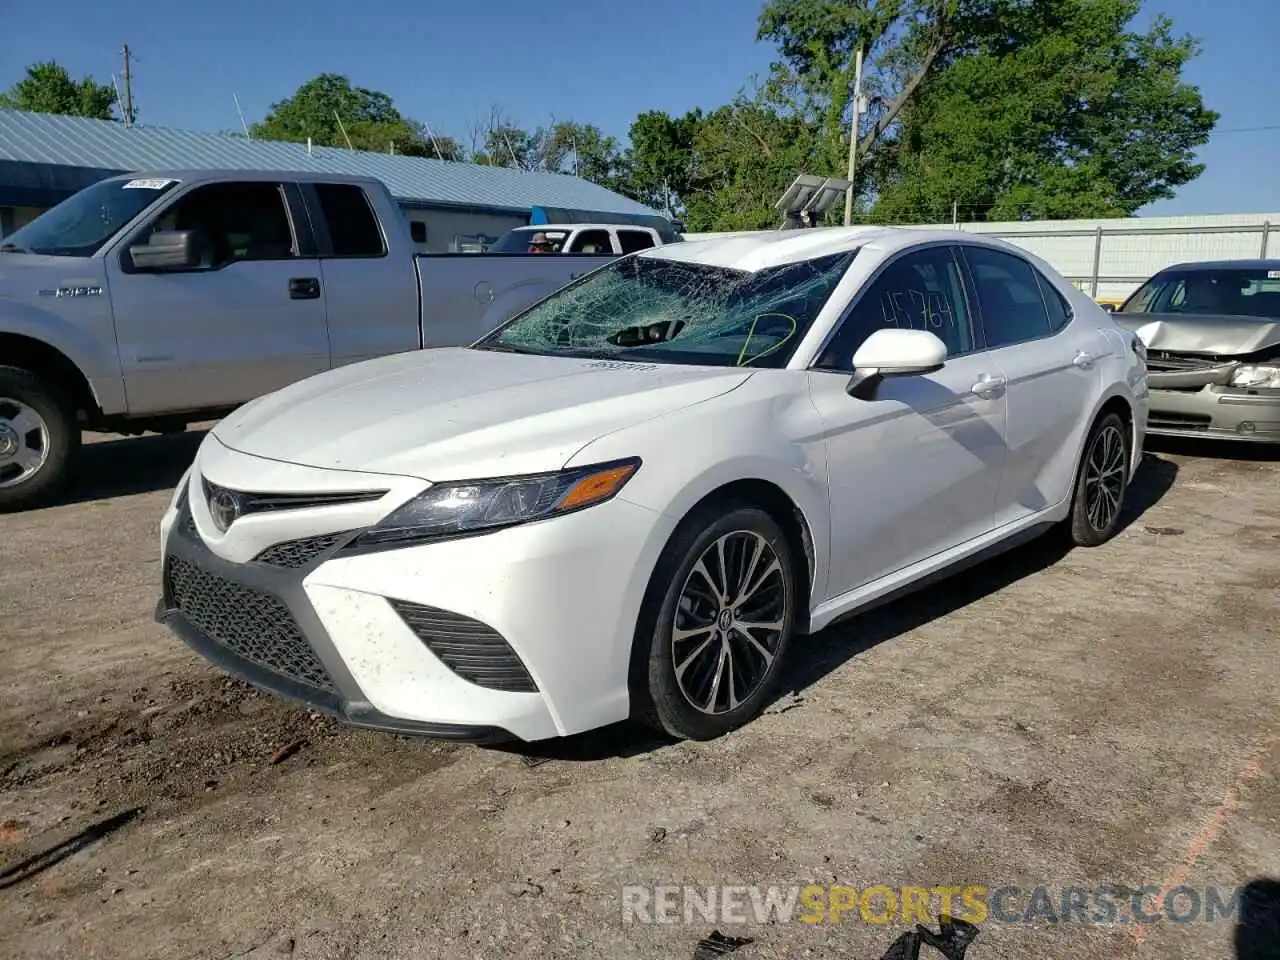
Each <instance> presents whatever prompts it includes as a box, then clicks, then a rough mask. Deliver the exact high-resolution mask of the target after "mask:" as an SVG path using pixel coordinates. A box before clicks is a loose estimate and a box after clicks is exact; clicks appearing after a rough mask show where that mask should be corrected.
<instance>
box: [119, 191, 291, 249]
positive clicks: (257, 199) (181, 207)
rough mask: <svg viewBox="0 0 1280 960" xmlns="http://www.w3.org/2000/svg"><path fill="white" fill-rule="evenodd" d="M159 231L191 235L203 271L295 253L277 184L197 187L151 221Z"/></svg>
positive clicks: (283, 203) (154, 230)
mask: <svg viewBox="0 0 1280 960" xmlns="http://www.w3.org/2000/svg"><path fill="white" fill-rule="evenodd" d="M162 230H163V231H167V230H190V231H192V232H193V233H195V235H196V248H197V250H199V251H200V267H201V268H202V269H209V270H212V269H217V268H218V267H222V266H225V265H226V264H228V263H232V262H235V261H237V260H282V259H290V258H293V257H296V256H297V255H298V245H297V242H296V240H295V238H294V235H293V227H292V225H291V224H290V221H289V213H288V210H287V208H286V207H285V201H284V194H283V192H282V191H281V185H280V184H278V183H265V182H245V183H212V184H209V185H208V186H205V187H197V188H196V189H194V190H192V191H191V192H190V193H189V194H187V195H186V196H185V197H182V198H181V199H180V200H178V202H177V203H175V204H174V205H173V206H172V207H171V208H170V209H168V210H166V211H165V212H164V214H162V215H161V216H160V217H159V218H158V219H157V220H156V222H155V223H154V224H152V227H151V232H153V233H154V232H156V231H162ZM141 242H145V241H141ZM125 256H126V257H127V256H128V254H127V253H126V254H125Z"/></svg>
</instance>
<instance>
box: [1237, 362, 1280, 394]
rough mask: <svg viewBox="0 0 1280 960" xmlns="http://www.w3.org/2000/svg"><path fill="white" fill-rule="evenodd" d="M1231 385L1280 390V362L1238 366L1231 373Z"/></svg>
mask: <svg viewBox="0 0 1280 960" xmlns="http://www.w3.org/2000/svg"><path fill="white" fill-rule="evenodd" d="M1231 385H1232V386H1233V387H1263V388H1266V389H1277V390H1280V364H1275V363H1262V364H1250V365H1249V366H1246V367H1237V368H1236V369H1235V371H1234V372H1233V373H1232V374H1231Z"/></svg>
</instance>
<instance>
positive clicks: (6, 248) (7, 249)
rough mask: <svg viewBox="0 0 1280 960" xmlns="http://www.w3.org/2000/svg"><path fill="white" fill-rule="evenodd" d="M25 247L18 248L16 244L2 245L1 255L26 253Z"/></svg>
mask: <svg viewBox="0 0 1280 960" xmlns="http://www.w3.org/2000/svg"><path fill="white" fill-rule="evenodd" d="M26 252H27V250H26V249H25V248H24V247H20V246H18V245H17V244H16V243H0V253H26Z"/></svg>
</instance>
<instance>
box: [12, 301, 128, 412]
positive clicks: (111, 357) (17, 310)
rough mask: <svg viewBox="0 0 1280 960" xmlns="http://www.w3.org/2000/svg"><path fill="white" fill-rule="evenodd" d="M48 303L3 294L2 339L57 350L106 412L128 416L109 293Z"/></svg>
mask: <svg viewBox="0 0 1280 960" xmlns="http://www.w3.org/2000/svg"><path fill="white" fill-rule="evenodd" d="M48 299H49V302H50V305H49V306H45V305H44V304H43V303H41V304H33V303H31V302H29V301H26V300H20V299H17V298H15V297H11V296H4V295H0V334H6V333H8V334H16V335H18V336H22V337H27V338H29V339H31V340H35V341H37V342H39V343H43V344H45V345H46V346H49V347H52V348H53V349H55V350H57V351H58V352H59V353H61V354H62V355H63V356H65V357H66V358H67V359H68V360H70V361H71V363H73V364H74V365H75V366H76V368H77V369H78V370H79V371H80V373H81V375H82V376H83V377H84V378H85V380H86V381H87V382H88V384H89V389H90V390H91V391H92V393H93V396H94V400H95V401H96V402H97V404H98V406H99V407H100V408H101V409H102V411H103V413H106V414H113V413H122V412H124V410H125V396H124V386H123V383H124V380H123V373H122V371H121V368H120V353H119V350H118V349H117V348H116V339H115V325H114V322H113V320H112V317H111V307H110V301H109V299H108V297H107V295H106V292H105V290H104V292H103V293H102V294H101V295H100V296H96V297H92V298H91V297H84V298H81V297H56V296H54V297H49V298H48ZM90 300H95V301H98V302H94V303H90V302H87V301H90ZM55 305H56V306H55ZM0 359H3V358H0Z"/></svg>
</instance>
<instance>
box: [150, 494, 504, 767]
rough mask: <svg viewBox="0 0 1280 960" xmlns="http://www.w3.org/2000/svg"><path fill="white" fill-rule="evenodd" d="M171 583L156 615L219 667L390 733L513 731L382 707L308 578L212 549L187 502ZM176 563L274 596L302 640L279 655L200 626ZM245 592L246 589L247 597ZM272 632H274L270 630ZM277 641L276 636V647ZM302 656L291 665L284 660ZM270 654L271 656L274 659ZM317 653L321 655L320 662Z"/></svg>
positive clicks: (471, 737)
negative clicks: (177, 585) (180, 586)
mask: <svg viewBox="0 0 1280 960" xmlns="http://www.w3.org/2000/svg"><path fill="white" fill-rule="evenodd" d="M164 564H165V574H164V576H165V584H164V591H163V595H162V596H161V598H160V600H159V602H158V603H157V604H156V612H155V616H156V620H157V621H159V622H160V623H163V624H165V625H166V626H167V627H168V628H169V629H170V630H171V631H173V633H175V634H176V635H177V636H178V637H179V638H180V639H181V640H182V641H183V642H184V643H186V644H187V646H189V647H191V649H192V650H194V651H195V652H196V653H198V654H200V655H201V656H202V657H204V658H205V659H207V660H209V661H211V662H212V663H214V664H215V665H217V666H218V667H220V668H222V669H223V670H225V671H227V672H228V673H230V674H233V675H235V676H237V677H240V678H241V679H243V680H246V681H248V682H249V683H251V684H253V685H254V686H256V687H259V688H260V689H263V690H266V691H267V692H269V693H274V694H276V695H278V696H282V697H285V698H287V699H290V700H294V701H297V702H299V703H302V704H305V705H306V706H308V707H311V708H312V709H314V710H317V711H319V712H321V713H323V714H326V715H327V716H330V717H333V718H335V719H337V720H339V721H341V722H343V723H346V724H349V725H351V726H355V727H366V728H370V729H375V730H382V731H386V732H388V733H400V734H412V735H419V736H426V737H433V738H437V739H444V740H457V741H462V742H467V743H502V742H504V741H509V740H512V739H515V735H514V734H512V733H511V732H510V731H508V730H504V729H502V728H501V727H498V726H492V725H481V724H464V723H440V722H432V721H424V720H416V719H410V718H404V717H394V716H390V715H388V714H385V713H383V712H382V711H380V710H378V709H377V708H376V707H374V706H373V705H372V704H371V703H370V702H369V701H368V700H367V699H365V698H364V696H363V694H362V693H361V691H360V689H359V687H358V685H357V684H356V683H355V681H354V679H353V678H352V677H351V675H350V673H349V672H348V671H347V670H346V669H345V667H344V665H343V664H342V662H341V659H340V658H338V657H337V656H336V654H335V652H334V650H333V645H332V642H331V641H330V640H329V638H328V634H327V632H326V631H325V629H324V626H323V624H322V623H321V622H320V621H319V619H318V618H317V617H316V615H315V611H314V609H313V608H312V606H311V604H309V603H308V602H307V598H306V592H305V589H304V588H303V585H302V580H301V579H300V578H298V577H297V576H296V575H291V573H288V572H282V571H275V570H272V569H270V568H268V567H265V566H259V565H256V564H255V565H248V564H237V563H230V562H228V561H226V560H223V559H221V558H220V557H218V556H217V555H216V554H214V553H213V552H212V551H211V550H210V549H209V548H208V547H206V546H205V545H204V543H203V542H202V541H201V540H200V537H199V534H198V533H197V532H196V530H195V526H194V523H193V521H192V520H191V514H190V510H189V508H188V507H187V506H186V505H185V504H184V505H183V506H182V507H181V508H180V509H179V510H178V511H177V512H176V513H175V515H174V517H173V523H172V525H171V528H170V530H169V533H168V535H167V537H166V538H165V557H164ZM175 564H190V565H192V566H194V567H195V568H196V569H198V570H200V571H201V572H202V573H204V574H205V575H207V576H209V577H214V578H218V579H220V580H222V581H223V582H225V583H227V584H229V585H231V586H232V587H239V588H240V589H241V590H242V591H246V592H247V591H252V593H253V595H255V596H257V597H263V598H267V600H268V601H275V603H278V604H280V607H281V608H282V609H280V608H273V611H272V612H275V613H277V614H282V616H278V617H277V622H276V624H275V627H276V628H277V629H278V628H279V627H280V626H282V625H284V624H283V623H282V622H281V621H283V620H285V618H287V619H288V620H289V621H291V622H292V624H294V625H296V627H297V630H298V633H297V635H293V634H294V631H293V630H288V631H287V633H288V634H290V635H292V636H290V639H291V640H292V641H293V643H294V644H296V647H295V649H294V650H292V651H290V652H289V653H288V654H286V655H284V656H281V655H280V653H279V651H278V649H277V651H275V652H274V655H271V656H267V657H262V656H259V657H256V658H254V657H251V656H247V655H245V653H243V652H242V651H243V649H244V646H243V644H240V643H236V642H227V638H226V637H223V638H216V637H215V636H214V635H213V633H212V632H209V631H206V630H204V629H201V628H200V627H199V626H197V625H196V624H195V623H193V622H192V620H191V619H190V618H189V616H188V615H187V614H186V613H184V611H183V610H182V608H181V605H180V603H179V601H178V598H177V597H176V596H175V595H174V590H173V588H172V571H173V568H174V565H175ZM244 595H245V594H241V596H242V597H243V596H244ZM271 632H276V631H275V630H272V631H271ZM278 647H279V645H278V644H277V648H278ZM286 659H288V660H294V661H300V662H301V664H300V666H294V668H293V669H290V667H289V665H287V664H282V663H281V661H282V660H286ZM264 660H267V661H273V665H271V666H268V665H267V664H266V663H265V662H264ZM317 661H318V663H317Z"/></svg>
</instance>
